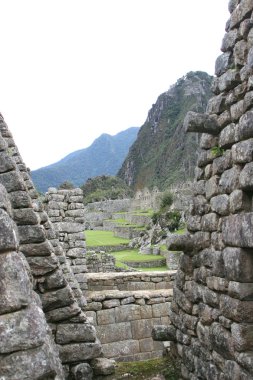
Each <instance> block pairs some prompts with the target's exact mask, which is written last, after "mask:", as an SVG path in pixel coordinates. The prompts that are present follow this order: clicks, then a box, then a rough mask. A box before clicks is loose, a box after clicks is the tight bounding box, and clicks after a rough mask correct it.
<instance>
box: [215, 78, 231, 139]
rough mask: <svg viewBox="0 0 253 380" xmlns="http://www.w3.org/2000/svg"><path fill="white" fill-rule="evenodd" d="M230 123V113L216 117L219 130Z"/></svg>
mask: <svg viewBox="0 0 253 380" xmlns="http://www.w3.org/2000/svg"><path fill="white" fill-rule="evenodd" d="M218 82H219V80H218ZM230 123H231V116H230V112H229V111H227V110H226V111H224V112H222V114H220V115H219V117H218V125H219V126H220V127H221V128H224V127H226V125H228V124H230ZM213 146H218V142H217V143H216V144H215V145H213Z"/></svg>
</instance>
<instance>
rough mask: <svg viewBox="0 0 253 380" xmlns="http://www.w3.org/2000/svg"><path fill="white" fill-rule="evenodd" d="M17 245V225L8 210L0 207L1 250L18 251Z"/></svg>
mask: <svg viewBox="0 0 253 380" xmlns="http://www.w3.org/2000/svg"><path fill="white" fill-rule="evenodd" d="M17 246H18V233H17V227H16V225H15V223H14V222H13V220H12V219H11V218H10V217H9V215H8V214H7V212H6V211H5V210H3V209H0V252H1V251H3V252H6V251H7V250H9V251H16V250H17Z"/></svg>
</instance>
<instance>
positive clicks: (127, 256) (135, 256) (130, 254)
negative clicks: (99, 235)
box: [111, 249, 164, 262]
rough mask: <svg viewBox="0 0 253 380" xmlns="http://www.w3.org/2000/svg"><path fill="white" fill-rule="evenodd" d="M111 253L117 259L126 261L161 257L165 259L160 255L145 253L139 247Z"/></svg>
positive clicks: (151, 259) (150, 259)
mask: <svg viewBox="0 0 253 380" xmlns="http://www.w3.org/2000/svg"><path fill="white" fill-rule="evenodd" d="M111 254H112V255H113V256H114V257H115V258H116V260H117V261H120V262H124V261H128V262H131V261H133V262H136V261H137V262H142V261H154V260H159V259H164V257H163V256H160V255H145V254H142V253H139V252H138V250H137V249H129V250H125V251H118V252H111Z"/></svg>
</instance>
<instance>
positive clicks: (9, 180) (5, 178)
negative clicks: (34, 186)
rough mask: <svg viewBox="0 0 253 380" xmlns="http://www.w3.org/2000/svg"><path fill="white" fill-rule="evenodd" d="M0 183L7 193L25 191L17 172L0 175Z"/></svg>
mask: <svg viewBox="0 0 253 380" xmlns="http://www.w3.org/2000/svg"><path fill="white" fill-rule="evenodd" d="M0 183H1V184H2V185H3V186H5V188H6V190H7V192H8V193H9V192H14V191H26V187H25V184H24V181H23V178H22V176H21V174H20V173H19V172H17V171H11V172H7V173H0Z"/></svg>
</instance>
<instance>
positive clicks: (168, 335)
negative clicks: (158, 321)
mask: <svg viewBox="0 0 253 380" xmlns="http://www.w3.org/2000/svg"><path fill="white" fill-rule="evenodd" d="M152 338H153V339H154V340H158V341H166V340H172V341H175V340H176V329H175V327H174V326H172V325H166V326H164V325H158V326H154V327H153V329H152Z"/></svg>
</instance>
